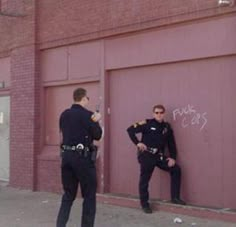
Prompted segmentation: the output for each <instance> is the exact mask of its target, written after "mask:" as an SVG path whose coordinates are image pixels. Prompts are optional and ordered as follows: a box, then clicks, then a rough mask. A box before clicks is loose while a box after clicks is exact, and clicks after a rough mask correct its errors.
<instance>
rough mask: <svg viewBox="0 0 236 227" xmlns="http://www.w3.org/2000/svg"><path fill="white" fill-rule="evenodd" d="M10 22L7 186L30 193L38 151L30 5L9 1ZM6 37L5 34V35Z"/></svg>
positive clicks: (37, 95) (36, 80)
mask: <svg viewBox="0 0 236 227" xmlns="http://www.w3.org/2000/svg"><path fill="white" fill-rule="evenodd" d="M9 2H10V3H11V4H10V5H8V7H9V11H8V13H9V15H10V14H11V15H13V14H14V13H16V12H17V13H24V14H25V16H22V15H21V16H20V17H18V16H17V17H7V18H9V19H8V20H11V21H10V22H9V23H11V33H10V35H11V37H10V44H9V45H8V46H7V47H5V48H9V49H10V50H11V52H10V57H11V87H10V90H11V106H10V108H11V114H10V118H11V122H10V185H11V186H14V187H20V188H27V189H34V188H35V181H36V177H35V176H36V174H35V172H36V161H35V160H36V154H37V152H38V151H39V142H40V128H39V127H40V126H39V109H40V79H39V73H38V63H39V62H38V60H37V59H38V56H39V54H37V48H36V38H35V19H34V18H35V11H34V1H27V5H25V4H24V3H25V1H21V0H19V1H18V0H17V1H9ZM8 35H9V34H8Z"/></svg>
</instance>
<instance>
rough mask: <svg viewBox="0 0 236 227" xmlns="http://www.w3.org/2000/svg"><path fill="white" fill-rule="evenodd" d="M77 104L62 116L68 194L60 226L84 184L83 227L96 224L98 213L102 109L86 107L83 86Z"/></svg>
mask: <svg viewBox="0 0 236 227" xmlns="http://www.w3.org/2000/svg"><path fill="white" fill-rule="evenodd" d="M73 97H74V104H73V105H72V106H71V108H70V109H66V110H65V111H64V112H63V113H62V114H61V116H60V122H59V124H60V131H61V133H62V144H61V157H62V163H61V176H62V185H63V189H64V194H63V197H62V202H61V207H60V210H59V213H58V217H57V227H65V226H66V223H67V221H68V219H69V215H70V210H71V206H72V204H73V201H74V200H75V198H76V194H77V189H78V185H79V184H80V188H81V194H82V197H83V208H82V220H81V226H82V227H93V226H94V220H95V213H96V187H97V180H96V168H95V160H94V159H96V158H94V153H95V156H96V147H95V146H94V145H93V140H99V139H100V138H101V136H102V129H101V127H100V125H99V123H98V122H99V120H100V118H101V115H100V113H98V112H95V113H93V112H91V111H89V110H87V109H86V108H85V107H86V106H87V104H88V102H89V98H88V96H87V92H86V90H85V89H83V88H78V89H76V90H75V91H74V94H73Z"/></svg>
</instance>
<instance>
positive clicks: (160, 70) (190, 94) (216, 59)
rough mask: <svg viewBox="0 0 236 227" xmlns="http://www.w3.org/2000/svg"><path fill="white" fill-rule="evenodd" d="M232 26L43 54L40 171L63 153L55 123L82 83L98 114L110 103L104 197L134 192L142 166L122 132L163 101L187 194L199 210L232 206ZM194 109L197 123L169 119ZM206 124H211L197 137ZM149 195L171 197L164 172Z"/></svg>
mask: <svg viewBox="0 0 236 227" xmlns="http://www.w3.org/2000/svg"><path fill="white" fill-rule="evenodd" d="M235 21H236V17H233V16H232V17H227V18H222V19H215V20H209V21H207V20H206V21H202V22H199V23H195V24H191V25H190V24H185V25H178V26H177V25H176V26H172V27H169V28H168V29H167V28H166V29H160V30H156V31H146V32H145V33H139V34H132V35H127V36H121V37H115V38H110V39H105V40H100V41H94V42H90V43H82V44H78V45H71V46H66V47H60V48H56V49H49V50H45V51H43V52H42V55H41V56H42V65H41V71H42V76H43V78H44V86H45V97H44V100H45V108H46V109H45V124H44V125H45V136H44V139H45V147H44V149H43V152H42V155H41V157H40V160H41V165H45V163H44V162H43V160H44V159H45V160H47V157H49V156H47V155H48V154H49V153H50V152H51V153H52V150H53V152H54V155H55V151H56V149H58V148H57V146H55V145H57V144H58V141H59V138H58V117H59V114H60V112H61V111H62V110H63V109H64V108H66V107H68V106H69V105H70V103H71V92H72V90H73V89H74V88H75V87H77V85H78V86H85V87H86V88H88V90H89V92H91V94H92V97H93V98H95V99H93V98H92V100H94V101H92V103H91V108H92V109H93V108H94V106H95V104H96V102H97V101H98V100H96V98H97V99H98V98H99V96H100V95H102V101H104V100H106V103H102V106H103V107H104V109H103V110H102V111H103V112H104V113H105V114H106V116H105V119H106V121H105V122H104V126H105V128H106V129H107V130H106V134H105V142H104V144H103V145H102V146H101V147H104V148H105V150H104V153H103V155H104V156H102V157H103V161H102V167H101V168H100V170H101V172H100V173H99V174H100V175H99V176H100V180H101V184H102V185H103V186H102V187H103V188H102V189H101V190H102V191H103V190H104V188H108V189H109V190H108V192H113V193H121V194H132V195H137V189H138V188H137V182H138V171H139V169H138V168H139V166H138V164H137V161H136V156H135V147H134V146H133V145H132V144H131V142H130V141H129V139H128V136H127V134H126V131H125V130H126V128H127V127H128V126H129V125H130V124H132V123H133V122H135V121H139V120H142V119H143V118H148V117H149V116H150V110H151V107H152V106H153V105H154V104H155V103H159V102H161V103H163V104H165V105H166V107H167V109H168V114H167V119H168V120H169V121H170V122H171V123H172V125H173V128H174V130H175V134H176V138H177V144H178V148H179V153H180V155H179V162H180V164H181V166H182V168H183V190H182V193H183V197H184V198H185V199H186V200H187V202H189V203H192V204H195V205H201V206H203V205H205V206H214V207H231V208H235V207H236V201H235V199H234V198H235V196H234V190H233V189H234V188H235V186H236V185H235V183H234V182H236V181H235V176H234V174H233V173H234V171H233V160H235V154H234V152H233V149H234V147H235V142H234V141H236V138H235V135H236V132H235V127H234V125H235V120H234V117H233V116H234V115H235V114H236V106H235V104H234V101H233V97H234V96H235V94H234V88H233V86H234V84H235V79H234V75H233V72H235V57H233V54H235V53H236V45H235V40H234V38H233V37H235V29H233V28H234V27H235ZM103 45H104V46H103ZM227 55H228V56H227ZM220 56H222V57H220ZM230 56H231V57H230ZM200 59H201V60H200ZM174 62H175V63H174ZM151 65H152V66H151ZM140 66H142V67H140ZM105 71H107V74H106V73H105ZM91 78H92V79H91ZM91 81H93V83H89V82H91ZM53 82H54V83H53ZM72 84H73V85H72ZM188 105H192V106H194V109H195V110H196V112H197V114H200V116H201V118H200V120H199V122H198V124H197V121H194V120H193V119H194V116H192V115H186V116H185V115H184V116H179V115H178V116H176V119H174V118H173V114H172V112H173V111H174V110H176V111H177V109H179V108H184V107H186V106H188ZM107 107H111V115H110V116H109V115H107V109H106V108H107ZM225 109H226V110H225ZM197 116H198V115H197ZM205 118H206V119H207V124H206V125H205V126H204V128H203V129H202V130H200V129H201V127H203V124H205V123H206V119H205ZM192 122H193V123H192ZM186 123H188V126H186ZM194 123H195V124H194ZM48 145H52V146H48ZM52 147H54V148H55V149H51V148H52ZM209 160H210V161H209ZM107 175H108V178H106V176H107ZM45 177H46V176H44V177H42V176H41V177H40V179H44V178H45ZM42 182H44V180H42ZM41 185H43V183H42V184H41ZM43 187H44V186H42V188H43ZM151 195H152V197H153V198H162V199H168V198H169V178H168V176H167V174H166V173H163V172H159V171H156V172H155V173H154V176H153V180H152V182H151Z"/></svg>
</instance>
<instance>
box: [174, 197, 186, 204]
mask: <svg viewBox="0 0 236 227" xmlns="http://www.w3.org/2000/svg"><path fill="white" fill-rule="evenodd" d="M171 202H172V203H174V204H178V205H186V203H185V202H184V201H183V200H182V199H178V198H174V199H172V200H171Z"/></svg>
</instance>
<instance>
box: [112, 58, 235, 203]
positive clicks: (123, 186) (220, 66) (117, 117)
mask: <svg viewBox="0 0 236 227" xmlns="http://www.w3.org/2000/svg"><path fill="white" fill-rule="evenodd" d="M234 61H235V58H226V59H224V58H222V59H214V60H202V61H195V62H184V63H178V64H177V63H176V64H168V65H162V66H151V67H143V68H134V69H125V70H119V71H112V72H111V73H110V75H109V76H110V107H111V116H110V120H111V123H110V133H111V137H110V138H111V140H110V191H111V192H113V193H122V194H132V195H137V192H138V188H137V185H138V175H139V169H138V168H139V167H138V164H137V161H136V160H135V147H134V146H133V144H131V142H130V141H129V139H128V136H127V133H126V128H127V127H128V126H129V125H130V124H132V123H133V122H135V121H139V120H142V119H144V118H149V117H151V109H152V106H153V105H154V104H157V103H163V104H164V105H165V106H166V107H167V111H168V114H167V120H168V121H170V122H171V123H172V125H173V128H174V130H175V134H176V139H177V145H178V150H179V158H178V161H179V163H180V164H181V166H182V169H183V190H182V192H183V193H182V194H183V197H184V198H185V199H186V200H187V201H188V202H189V203H192V204H196V205H206V206H214V207H222V206H223V203H224V198H223V197H224V196H223V190H224V179H225V175H226V174H225V171H226V170H225V168H224V166H223V163H224V155H223V152H225V151H224V150H223V147H222V146H223V145H224V147H225V148H226V149H227V150H228V152H227V153H228V156H229V157H232V146H233V140H231V139H229V141H228V142H229V145H228V143H225V142H223V139H222V138H225V136H223V134H224V133H226V134H228V135H231V134H232V133H233V129H232V127H231V128H228V129H227V130H228V131H225V130H226V126H227V125H228V124H229V123H228V122H230V121H231V120H232V121H233V122H234V123H235V120H233V119H232V116H231V115H230V116H228V117H229V119H223V116H224V115H223V109H225V108H226V109H229V110H230V109H232V105H233V108H234V109H235V104H234V103H230V102H228V105H227V106H225V103H224V99H225V98H222V97H224V95H225V94H226V93H227V94H228V97H229V96H230V94H229V91H228V90H227V86H229V85H228V84H230V83H231V82H233V81H232V79H233V77H232V76H231V75H230V72H233V71H235V66H234V63H233V62H234ZM225 68H229V69H230V70H228V71H227V72H228V74H226V73H225ZM233 69H234V70H233ZM225 79H227V80H228V82H227V84H226V85H225V86H222V84H224V81H225ZM234 82H235V81H234ZM231 88H232V87H231ZM231 90H232V89H231ZM230 92H231V93H232V91H230ZM183 110H185V112H184V114H178V112H179V113H181V111H182V112H183ZM193 111H194V113H193ZM174 113H175V114H174ZM231 138H232V137H231ZM234 143H235V142H234ZM234 145H235V144H234ZM229 163H230V161H229ZM228 171H229V170H228ZM230 179H231V180H230ZM230 179H228V180H226V181H227V182H228V183H229V182H231V184H232V178H230ZM150 191H151V196H152V197H158V198H162V199H167V198H169V177H168V175H167V173H163V172H161V173H160V171H156V173H155V175H154V176H153V178H152V184H151V190H150ZM232 196H233V195H232Z"/></svg>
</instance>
